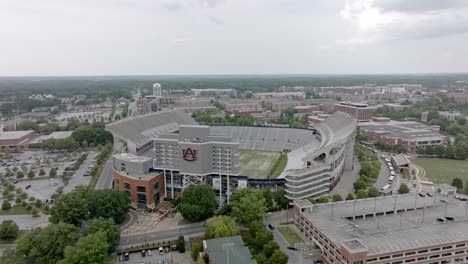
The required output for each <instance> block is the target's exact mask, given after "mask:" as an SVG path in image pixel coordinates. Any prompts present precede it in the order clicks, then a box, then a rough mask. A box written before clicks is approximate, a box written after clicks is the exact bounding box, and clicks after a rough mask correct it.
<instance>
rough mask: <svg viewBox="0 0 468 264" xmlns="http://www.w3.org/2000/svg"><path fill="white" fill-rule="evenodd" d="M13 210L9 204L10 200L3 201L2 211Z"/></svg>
mask: <svg viewBox="0 0 468 264" xmlns="http://www.w3.org/2000/svg"><path fill="white" fill-rule="evenodd" d="M10 209H11V204H10V202H8V200H3V203H2V210H10Z"/></svg>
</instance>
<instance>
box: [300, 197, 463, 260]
mask: <svg viewBox="0 0 468 264" xmlns="http://www.w3.org/2000/svg"><path fill="white" fill-rule="evenodd" d="M440 198H441V197H440V196H439V195H438V194H434V195H433V197H430V196H425V197H421V196H419V195H417V194H408V195H398V196H386V197H376V198H369V199H359V200H351V201H342V202H334V203H328V204H311V203H310V202H309V201H307V200H298V201H295V202H294V210H295V214H294V224H295V225H296V226H297V228H298V229H299V230H300V232H302V233H303V234H304V236H305V237H306V238H307V242H308V244H310V245H311V247H312V248H314V247H315V248H318V249H319V250H320V252H321V258H322V260H323V261H324V263H328V264H331V263H336V264H337V263H340V264H341V263H346V264H357V263H359V264H361V263H362V264H365V263H367V264H377V263H378V264H402V263H415V264H419V263H428V264H442V263H467V262H468V221H467V220H468V218H467V214H466V212H467V208H468V207H467V205H466V202H465V203H461V202H459V201H458V200H452V199H447V198H445V197H444V198H442V199H440Z"/></svg>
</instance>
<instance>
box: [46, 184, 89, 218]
mask: <svg viewBox="0 0 468 264" xmlns="http://www.w3.org/2000/svg"><path fill="white" fill-rule="evenodd" d="M88 219H89V205H88V203H87V201H86V197H85V193H84V192H82V191H73V192H70V193H67V194H64V195H62V196H60V197H59V198H58V199H57V200H56V202H55V205H54V206H53V207H52V208H51V210H50V219H49V221H50V222H52V223H58V222H64V223H68V224H73V225H76V226H78V225H80V224H81V223H82V221H84V220H88Z"/></svg>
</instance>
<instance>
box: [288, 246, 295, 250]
mask: <svg viewBox="0 0 468 264" xmlns="http://www.w3.org/2000/svg"><path fill="white" fill-rule="evenodd" d="M288 249H290V250H297V248H295V247H292V246H289V247H288Z"/></svg>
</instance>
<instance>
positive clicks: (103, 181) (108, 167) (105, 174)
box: [95, 155, 113, 190]
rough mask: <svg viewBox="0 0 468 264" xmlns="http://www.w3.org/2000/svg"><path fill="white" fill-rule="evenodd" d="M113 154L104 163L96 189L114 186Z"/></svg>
mask: <svg viewBox="0 0 468 264" xmlns="http://www.w3.org/2000/svg"><path fill="white" fill-rule="evenodd" d="M112 166H113V165H112V155H111V157H110V158H109V159H108V160H107V161H106V163H104V168H103V169H102V173H101V176H100V177H99V179H98V181H97V183H96V188H95V189H96V190H103V189H109V188H110V187H112Z"/></svg>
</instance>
